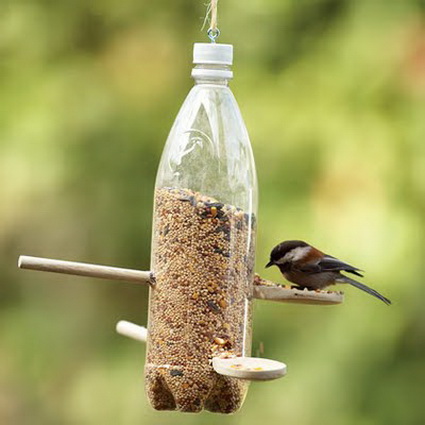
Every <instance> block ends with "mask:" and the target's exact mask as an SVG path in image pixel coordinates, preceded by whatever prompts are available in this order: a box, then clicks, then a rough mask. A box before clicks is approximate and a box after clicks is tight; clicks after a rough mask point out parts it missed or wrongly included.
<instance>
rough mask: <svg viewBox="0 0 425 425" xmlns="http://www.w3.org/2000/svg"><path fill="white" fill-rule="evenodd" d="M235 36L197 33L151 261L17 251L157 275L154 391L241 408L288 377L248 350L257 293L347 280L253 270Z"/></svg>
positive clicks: (319, 295) (134, 278)
mask: <svg viewBox="0 0 425 425" xmlns="http://www.w3.org/2000/svg"><path fill="white" fill-rule="evenodd" d="M232 59H233V48H232V46H231V45H228V44H217V43H211V44H206V43H205V44H204V43H197V44H195V47H194V64H195V67H194V68H193V70H192V77H193V78H194V80H195V85H194V87H193V88H192V90H191V91H190V93H189V95H188V96H187V98H186V100H185V102H184V103H183V105H182V107H181V109H180V112H179V114H178V116H177V118H176V120H175V123H174V125H173V127H172V129H171V132H170V134H169V137H168V140H167V142H166V145H165V149H164V152H163V155H162V158H161V162H160V165H159V169H158V173H157V179H156V185H155V199H154V219H153V233H152V252H151V271H146V272H145V271H139V270H128V269H120V268H115V267H107V266H99V265H90V264H85V263H73V262H67V261H58V260H50V259H43V258H35V257H26V256H21V257H20V259H19V267H21V268H27V269H33V270H42V271H51V272H59V273H68V274H75V275H83V276H92V277H100V278H105V279H116V280H126V281H131V282H136V283H141V284H146V285H148V286H149V292H150V295H149V314H148V325H147V329H145V328H143V327H141V326H138V325H135V324H132V323H129V322H125V321H121V322H119V323H118V324H117V332H119V333H121V334H123V335H126V336H129V337H131V338H134V339H136V340H139V341H142V342H146V343H147V354H146V364H145V386H146V394H147V396H148V399H149V401H150V403H151V405H152V406H153V407H154V408H155V409H157V410H178V411H183V412H199V411H201V410H202V409H206V410H209V411H211V412H218V413H232V412H235V411H236V410H238V409H239V408H240V407H241V405H242V403H243V400H244V398H245V396H246V393H247V389H248V386H249V383H250V381H251V380H257V381H264V380H270V379H276V378H280V377H282V376H284V375H285V373H286V366H285V364H284V363H281V362H278V361H274V360H268V359H264V358H253V357H250V354H251V334H252V323H251V317H252V303H253V300H254V299H260V300H261V299H262V300H273V301H280V302H291V303H300V304H301V303H304V304H321V305H326V304H338V303H341V302H342V301H343V295H342V293H339V292H328V291H308V290H299V289H296V288H291V287H284V286H281V285H276V284H274V283H272V282H268V281H265V280H264V279H262V278H261V277H260V276H258V275H255V273H254V263H255V258H254V257H255V239H256V233H257V196H258V194H257V179H256V172H255V165H254V159H253V155H252V150H251V145H250V141H249V137H248V132H247V130H246V127H245V124H244V121H243V119H242V116H241V113H240V111H239V108H238V105H237V102H236V100H235V97H234V96H233V94H232V92H231V90H230V88H229V85H228V84H229V81H230V80H231V79H232V77H233V73H232V71H231V68H230V67H231V65H232Z"/></svg>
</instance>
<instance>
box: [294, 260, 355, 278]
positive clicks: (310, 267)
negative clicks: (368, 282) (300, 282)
mask: <svg viewBox="0 0 425 425" xmlns="http://www.w3.org/2000/svg"><path fill="white" fill-rule="evenodd" d="M297 269H298V270H300V271H302V272H304V273H321V272H342V271H344V272H347V273H353V274H355V275H357V276H361V277H363V275H362V274H360V273H359V272H360V271H362V270H360V269H358V268H357V267H354V266H351V265H350V264H347V263H344V261H341V260H338V258H335V257H331V256H330V255H325V256H324V257H323V258H322V259H320V260H319V261H316V262H314V263H308V264H303V265H299V266H297Z"/></svg>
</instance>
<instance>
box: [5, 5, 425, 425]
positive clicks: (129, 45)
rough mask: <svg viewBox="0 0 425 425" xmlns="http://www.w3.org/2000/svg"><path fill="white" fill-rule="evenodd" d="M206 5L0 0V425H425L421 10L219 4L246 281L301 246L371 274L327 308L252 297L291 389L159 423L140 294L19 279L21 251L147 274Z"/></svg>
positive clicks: (255, 389)
mask: <svg viewBox="0 0 425 425" xmlns="http://www.w3.org/2000/svg"><path fill="white" fill-rule="evenodd" d="M205 9H206V8H205V4H204V3H203V2H202V1H201V0H173V1H171V0H168V1H165V0H156V1H155V2H153V1H146V0H121V1H109V0H92V1H86V0H73V1H69V0H54V1H51V0H32V1H31V0H2V2H1V5H0V276H1V281H0V423H1V424H14V425H24V424H25V425H27V424H30V425H38V424H42V425H50V424H52V425H58V424H60V425H62V424H63V425H68V424H70V425H73V424H78V425H85V424H90V425H93V424H103V425H108V424H120V425H134V424H144V425H149V424H157V423H160V424H165V425H167V424H172V423H175V422H176V421H181V423H185V424H216V423H217V421H220V423H223V424H232V425H236V424H247V425H249V424H256V423H266V422H267V423H285V424H297V425H317V424H328V425H354V424H355V425H381V424H385V425H392V424H394V425H396V424H397V425H399V424H403V425H420V424H424V423H425V403H424V400H425V308H424V306H423V305H424V296H423V295H424V290H423V287H424V284H425V281H424V252H425V251H424V244H425V232H424V230H425V216H424V213H425V3H424V1H419V0H391V1H384V0H382V1H380V0H302V1H295V0H262V1H260V0H246V1H243V2H241V1H236V0H226V1H222V2H220V4H219V27H220V28H221V30H222V36H221V37H220V41H221V42H230V43H233V44H234V46H235V65H234V71H235V77H236V78H235V80H234V81H233V82H232V89H233V91H234V93H235V95H236V98H237V100H238V102H239V105H240V107H241V110H242V113H243V116H244V118H245V121H246V124H247V126H248V128H249V131H250V135H251V139H252V145H253V150H254V154H255V158H256V164H257V169H258V177H259V188H260V209H259V237H258V249H257V271H260V272H261V273H262V274H263V276H264V277H266V278H270V279H274V280H280V277H279V273H278V271H277V270H273V269H268V270H267V271H265V270H264V269H263V265H264V264H265V263H266V261H267V257H268V253H269V251H270V249H271V248H272V247H273V246H274V245H275V244H276V243H278V242H280V241H281V240H284V239H292V238H294V239H295V238H296V239H305V240H308V241H309V242H311V243H313V244H315V245H316V246H318V247H319V248H321V249H323V250H324V251H326V252H329V253H331V254H333V255H336V256H338V257H340V258H342V259H344V260H346V261H349V262H351V263H353V264H355V265H358V266H359V267H360V268H362V269H365V270H366V271H367V275H366V276H367V279H366V280H365V281H366V282H368V283H370V284H371V286H373V287H375V288H376V289H378V290H379V291H381V292H382V293H384V294H385V295H386V296H388V297H389V298H391V299H392V300H393V302H394V304H393V306H391V307H387V306H385V305H384V304H383V303H381V302H379V301H378V300H376V299H374V298H372V297H370V296H367V295H366V294H364V293H361V292H360V291H358V290H356V289H354V288H344V289H345V292H346V302H345V303H344V305H342V306H329V307H320V306H318V307H317V306H295V305H294V306H291V305H279V304H274V303H266V302H261V301H258V302H256V304H255V312H254V321H255V326H254V345H253V352H254V354H255V353H256V351H257V349H258V347H259V345H260V343H261V342H263V343H264V347H265V353H264V355H265V356H267V357H269V358H275V359H280V360H283V361H285V362H286V363H287V364H288V368H289V369H288V370H289V373H288V375H287V377H285V378H284V379H281V380H278V381H274V382H270V383H263V384H260V383H258V384H253V385H251V389H250V392H249V394H248V397H247V400H246V402H245V405H244V407H243V409H242V410H241V411H240V412H239V413H237V414H235V415H231V416H217V415H213V414H210V413H202V414H199V415H191V414H179V413H173V412H171V413H164V412H155V411H153V410H152V409H151V408H150V407H149V406H148V404H147V401H146V398H145V396H144V390H143V376H142V370H143V363H144V347H143V346H141V345H139V344H137V343H136V342H133V341H130V340H127V339H125V338H122V337H120V336H118V335H116V334H115V332H114V327H115V323H116V322H117V320H119V319H128V320H133V321H135V322H137V323H140V324H144V323H145V322H146V309H147V289H146V288H141V287H137V286H135V285H131V284H125V283H121V284H120V283H114V282H108V281H100V280H94V279H87V278H78V277H66V276H62V275H51V274H44V273H37V272H30V271H18V269H17V268H16V261H17V257H18V255H19V254H27V255H36V256H46V257H53V258H61V259H69V260H77V261H78V260H79V261H87V262H94V263H101V264H102V263H103V264H111V265H117V266H123V267H131V268H139V269H148V267H149V250H150V228H151V219H152V196H153V186H154V179H155V172H156V167H157V165H158V162H159V158H160V155H161V151H162V148H163V144H164V141H165V139H166V137H167V133H168V131H169V129H170V127H171V124H172V122H173V120H174V117H175V115H176V113H177V111H178V109H179V106H180V104H181V103H182V101H183V99H184V97H185V96H186V94H187V92H188V91H189V89H190V87H191V86H192V81H191V79H190V70H191V54H192V43H193V42H195V41H207V39H206V36H205V31H204V32H201V30H200V29H201V26H202V21H203V16H204V14H205Z"/></svg>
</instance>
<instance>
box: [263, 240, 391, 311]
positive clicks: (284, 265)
mask: <svg viewBox="0 0 425 425" xmlns="http://www.w3.org/2000/svg"><path fill="white" fill-rule="evenodd" d="M271 266H277V267H279V269H280V271H281V273H282V274H283V276H284V277H285V278H286V279H287V280H289V281H290V282H292V283H295V284H296V285H298V286H300V287H301V288H308V289H313V290H314V289H323V288H326V287H327V286H329V285H335V284H336V283H349V284H350V285H353V286H355V287H356V288H359V289H361V290H362V291H365V292H367V293H368V294H371V295H373V296H374V297H376V298H379V299H380V300H381V301H383V302H384V303H386V304H388V305H389V304H391V301H390V300H389V299H388V298H385V297H384V296H383V295H381V294H380V293H378V292H377V291H375V290H374V289H372V288H369V287H368V286H366V285H364V284H363V283H360V282H357V280H354V279H350V278H349V277H347V276H344V275H343V274H341V272H347V273H352V274H354V275H356V276H360V277H363V275H362V274H361V273H359V272H361V271H362V270H360V269H358V268H357V267H353V266H350V265H349V264H347V263H344V262H343V261H341V260H338V258H335V257H332V256H330V255H327V254H325V253H323V252H322V251H319V250H318V249H316V248H314V247H313V246H311V245H309V244H308V243H306V242H303V241H285V242H282V243H280V244H279V245H277V246H275V247H274V248H273V250H272V252H271V254H270V261H269V262H268V263H267V265H266V268H267V267H271Z"/></svg>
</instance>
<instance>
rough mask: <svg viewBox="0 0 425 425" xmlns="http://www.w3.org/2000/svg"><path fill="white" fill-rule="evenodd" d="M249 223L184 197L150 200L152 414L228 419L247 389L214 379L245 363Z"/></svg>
mask: <svg viewBox="0 0 425 425" xmlns="http://www.w3.org/2000/svg"><path fill="white" fill-rule="evenodd" d="M255 227H256V223H255V216H253V215H251V214H247V213H245V212H244V211H242V210H241V209H240V208H236V207H235V206H232V205H227V204H224V203H221V202H219V201H217V200H215V199H213V198H211V197H208V196H205V195H202V194H200V193H197V192H193V191H191V190H187V189H173V188H162V189H158V190H157V191H156V194H155V219H154V233H153V244H152V270H153V271H154V272H155V276H156V285H155V287H154V288H153V289H151V291H150V310H149V323H148V332H149V341H148V351H147V363H146V391H147V395H148V397H149V399H150V402H151V404H152V406H153V407H154V408H155V409H158V410H180V411H185V412H199V411H200V410H202V409H203V408H205V409H207V410H210V411H212V412H221V413H231V412H234V411H236V410H237V409H238V408H239V407H240V406H241V405H242V403H243V400H244V397H245V394H246V391H247V387H248V382H247V381H243V380H238V379H236V378H230V377H226V376H222V375H219V374H217V373H216V372H214V370H213V369H212V365H211V359H212V358H213V357H216V356H222V357H234V356H247V355H250V349H251V299H252V282H253V277H254V274H253V270H254V238H255Z"/></svg>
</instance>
